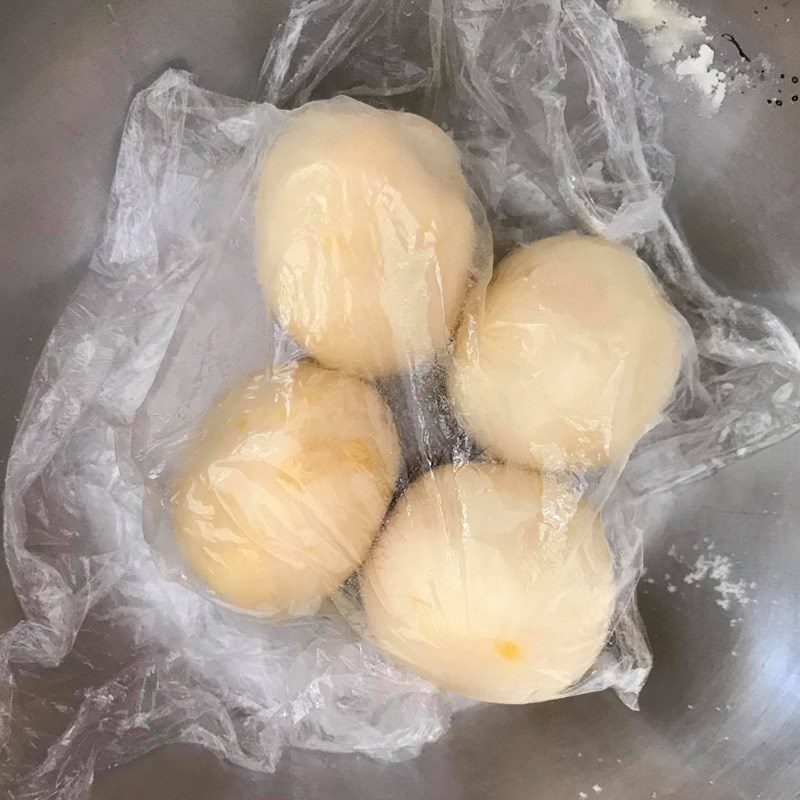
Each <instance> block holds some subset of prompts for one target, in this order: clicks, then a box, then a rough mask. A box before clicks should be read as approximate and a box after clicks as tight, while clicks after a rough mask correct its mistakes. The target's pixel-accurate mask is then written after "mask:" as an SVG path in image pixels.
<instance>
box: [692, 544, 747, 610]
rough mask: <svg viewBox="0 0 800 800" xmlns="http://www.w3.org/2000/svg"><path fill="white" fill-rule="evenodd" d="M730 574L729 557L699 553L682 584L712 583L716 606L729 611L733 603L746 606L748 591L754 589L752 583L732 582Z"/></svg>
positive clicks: (730, 564) (731, 568)
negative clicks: (713, 583) (715, 593)
mask: <svg viewBox="0 0 800 800" xmlns="http://www.w3.org/2000/svg"><path fill="white" fill-rule="evenodd" d="M732 574H733V563H732V561H731V559H730V557H729V556H723V555H720V554H719V553H715V554H707V553H701V554H700V555H699V556H697V560H696V561H695V562H694V568H693V569H692V571H691V572H690V573H689V574H688V575H685V576H684V578H683V582H684V583H688V584H690V585H691V584H693V583H699V582H700V581H702V580H705V579H710V580H712V581H714V582H715V585H714V591H715V592H717V593H718V594H719V595H720V597H718V598H717V605H718V606H719V607H720V608H722V609H723V610H725V611H729V610H730V608H731V603H733V602H736V603H738V604H739V605H740V606H746V605H747V604H748V603H749V602H750V600H751V598H750V596H749V594H748V589H755V588H756V585H755V584H754V583H752V582H751V583H747V582H746V581H743V580H734V579H733V577H732Z"/></svg>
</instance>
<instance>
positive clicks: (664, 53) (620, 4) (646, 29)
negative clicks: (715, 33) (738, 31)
mask: <svg viewBox="0 0 800 800" xmlns="http://www.w3.org/2000/svg"><path fill="white" fill-rule="evenodd" d="M608 10H609V12H610V13H611V16H612V17H613V18H614V19H615V20H617V21H618V22H625V23H627V24H628V25H630V26H631V27H633V28H635V29H636V30H637V31H639V33H641V34H642V39H643V40H644V43H645V45H647V50H648V60H649V61H650V62H651V63H653V64H668V63H669V62H670V61H672V60H673V59H674V58H675V57H676V56H677V55H678V53H680V52H681V50H684V49H689V48H691V47H692V46H697V45H699V44H701V43H703V42H705V41H707V39H708V36H707V35H706V18H705V17H695V16H694V15H692V14H690V13H689V12H688V11H687V10H686V9H685V8H683V7H682V6H679V5H678V4H677V3H675V2H673V1H672V0H610V2H609V4H608Z"/></svg>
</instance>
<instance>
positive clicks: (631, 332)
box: [449, 234, 682, 470]
mask: <svg viewBox="0 0 800 800" xmlns="http://www.w3.org/2000/svg"><path fill="white" fill-rule="evenodd" d="M475 305H476V308H475V311H474V313H468V314H465V317H464V320H463V322H462V324H461V325H460V327H459V330H458V332H457V334H456V342H455V353H454V358H453V362H452V365H451V372H450V376H449V390H450V395H451V399H452V402H453V405H454V407H455V409H456V412H457V414H458V415H459V417H460V418H461V420H462V422H463V423H464V425H465V427H466V428H467V429H468V430H469V431H470V432H471V433H472V434H473V435H474V437H475V439H476V441H477V442H478V444H480V445H481V446H482V447H483V448H484V449H485V450H486V451H487V452H489V453H490V454H492V455H493V456H495V457H497V458H500V459H503V460H504V461H511V462H514V463H516V464H520V465H523V466H530V467H533V468H543V469H546V470H579V469H586V468H591V467H595V466H599V465H602V464H605V463H607V462H608V461H611V460H615V459H624V458H627V456H628V455H629V453H630V451H631V450H632V449H633V447H634V445H635V444H636V442H637V440H638V439H639V438H640V437H641V436H642V435H643V434H644V433H646V432H647V430H648V429H649V428H651V427H652V426H653V425H654V424H655V423H656V422H657V421H658V418H659V415H660V412H661V410H662V409H663V407H664V405H665V404H666V403H667V401H668V400H669V399H670V396H671V394H672V392H673V389H674V386H675V381H676V380H677V377H678V372H679V370H680V364H681V325H682V320H681V318H680V317H679V316H678V314H677V312H676V311H675V310H674V309H673V308H672V307H671V306H670V305H669V304H668V303H667V301H666V300H665V299H664V298H663V297H662V295H661V294H660V292H659V289H658V288H657V286H656V284H655V282H654V279H653V278H652V276H651V275H650V272H649V270H648V268H647V265H646V264H644V262H642V261H640V260H639V258H637V256H636V254H635V253H634V252H633V251H632V250H629V249H628V248H626V247H623V246H621V245H618V244H615V243H613V242H610V241H607V240H605V239H601V238H597V237H590V236H580V235H577V234H569V235H565V236H556V237H553V238H550V239H544V240H542V241H540V242H537V243H536V244H533V245H528V246H526V247H522V248H520V249H518V250H516V251H514V252H513V253H511V254H510V255H509V256H508V257H506V258H505V259H504V260H503V261H502V262H501V263H500V264H499V265H498V267H497V270H496V274H495V276H494V277H493V279H492V281H491V283H490V284H489V286H488V287H487V291H486V298H485V302H484V303H483V305H482V306H481V307H477V306H478V304H477V303H476V304H475Z"/></svg>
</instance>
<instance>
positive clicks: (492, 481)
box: [361, 462, 615, 703]
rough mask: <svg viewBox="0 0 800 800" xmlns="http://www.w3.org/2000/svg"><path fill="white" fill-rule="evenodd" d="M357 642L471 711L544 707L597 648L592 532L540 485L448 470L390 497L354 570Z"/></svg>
mask: <svg viewBox="0 0 800 800" xmlns="http://www.w3.org/2000/svg"><path fill="white" fill-rule="evenodd" d="M361 596H362V601H363V604H364V610H365V613H366V619H367V624H368V627H369V630H370V632H371V634H372V636H373V637H374V639H375V641H376V642H377V644H378V645H379V646H380V647H382V648H383V649H384V650H386V652H387V653H389V654H390V655H391V656H393V657H394V658H396V659H398V660H399V661H401V662H403V663H405V664H407V665H409V666H410V667H411V668H412V669H413V670H414V671H416V672H417V673H419V674H420V675H422V676H424V677H426V678H428V679H429V680H431V681H433V682H434V683H436V684H438V685H439V686H442V687H444V688H447V689H452V690H453V691H455V692H458V693H460V694H463V695H466V696H467V697H472V698H474V699H476V700H487V701H491V702H499V703H528V702H534V701H539V700H548V699H550V698H552V697H555V696H556V695H558V694H559V693H560V692H563V691H564V690H565V689H567V688H568V687H569V686H571V685H572V684H574V683H575V682H576V681H578V680H579V679H580V678H581V677H582V676H583V675H584V673H585V672H586V671H587V670H588V669H589V668H590V667H591V666H592V664H593V662H594V661H595V659H596V658H597V655H598V653H599V652H600V650H601V649H602V648H603V645H604V643H605V641H606V637H607V635H608V631H609V625H610V620H611V613H612V610H613V606H614V597H615V588H614V577H613V571H612V568H611V560H610V554H609V550H608V546H607V544H606V540H605V536H604V533H603V527H602V523H601V522H600V521H599V519H598V517H597V515H596V514H595V512H594V511H593V510H592V509H591V508H590V507H589V506H588V505H586V504H585V503H584V502H582V501H581V500H580V499H579V497H578V496H577V494H576V493H575V492H573V491H572V490H570V489H568V488H567V487H566V486H565V485H564V484H563V483H561V482H559V481H557V480H556V479H555V478H553V477H541V476H539V475H538V474H537V473H533V472H529V471H527V470H523V469H520V468H518V467H511V466H506V465H498V464H488V463H481V462H476V463H472V464H468V465H466V466H462V467H454V466H453V465H451V464H448V465H446V466H443V467H439V468H437V469H436V470H434V471H433V472H430V473H428V474H426V475H425V476H423V477H422V478H420V479H419V480H417V481H416V482H415V483H414V484H412V485H411V487H410V488H409V489H408V491H406V493H405V494H404V495H403V496H402V497H401V498H400V500H399V501H398V503H397V505H396V506H395V508H394V509H393V510H392V513H391V516H390V517H389V520H388V521H387V523H386V526H385V528H384V530H383V532H382V533H381V535H380V536H379V538H378V540H377V542H376V544H375V547H374V548H373V552H372V554H371V555H370V558H369V559H368V561H367V563H366V564H365V566H364V570H363V574H362V578H361Z"/></svg>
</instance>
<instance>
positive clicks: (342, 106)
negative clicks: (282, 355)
mask: <svg viewBox="0 0 800 800" xmlns="http://www.w3.org/2000/svg"><path fill="white" fill-rule="evenodd" d="M468 196H469V195H468V188H467V183H466V181H465V179H464V176H463V174H462V172H461V168H460V166H459V154H458V150H457V148H456V146H455V145H454V144H453V142H452V141H451V139H450V138H449V137H448V136H447V134H445V133H444V132H443V131H442V130H441V129H440V128H438V127H436V125H434V124H433V123H431V122H428V121H427V120H425V119H422V118H421V117H417V116H415V115H413V114H405V113H400V112H396V111H381V110H376V109H373V108H370V107H369V106H366V105H364V104H363V103H358V102H356V101H354V100H349V99H347V98H336V99H335V100H332V101H325V102H319V103H311V104H310V105H308V106H306V107H304V108H303V109H302V110H301V111H300V112H299V113H298V114H297V115H296V116H295V117H294V119H293V121H292V122H291V123H290V125H289V127H288V129H287V130H286V132H284V133H283V134H282V135H281V136H280V137H279V138H278V140H277V142H276V143H275V144H274V145H273V146H272V148H271V149H270V150H269V152H268V154H267V156H266V159H265V162H264V166H263V171H262V174H261V179H260V182H259V186H258V194H257V198H256V209H255V214H256V220H255V221H256V233H257V240H258V250H259V272H260V280H261V283H262V285H263V287H264V291H265V294H266V298H267V302H268V305H269V307H270V308H271V310H272V311H273V312H274V313H275V315H276V317H277V319H278V320H279V321H280V323H281V324H282V325H283V326H284V327H285V328H286V329H287V330H288V331H289V333H291V335H292V336H293V337H294V338H295V339H296V340H297V341H298V342H299V343H300V345H302V346H303V347H304V348H305V349H306V351H307V352H308V353H309V354H311V355H312V356H313V357H314V358H316V359H317V360H318V361H319V362H320V363H322V364H323V365H325V366H328V367H332V368H335V369H342V370H345V371H347V372H352V373H354V374H358V375H364V376H369V377H377V376H380V375H387V374H390V373H392V372H396V371H400V370H405V369H408V368H409V366H411V365H413V364H416V363H422V362H425V361H428V360H430V359H431V358H432V356H433V355H434V353H435V351H437V350H438V349H439V348H441V347H443V346H444V345H445V344H446V343H447V342H448V341H449V338H450V335H451V333H452V331H453V328H454V327H455V325H456V322H457V318H458V315H459V312H460V311H461V308H462V305H463V302H464V296H465V293H466V291H467V289H468V286H469V282H470V279H471V275H472V272H473V263H474V261H475V258H476V252H477V250H476V248H478V247H479V240H480V236H479V233H478V230H477V229H476V226H475V223H474V222H473V218H472V214H471V211H470V206H469V202H468ZM482 236H483V237H484V238H485V237H486V236H487V234H485V233H484V234H482ZM483 251H485V252H486V256H487V257H490V248H487V247H486V246H485V242H484V246H483V248H482V250H481V252H483ZM486 266H487V268H488V267H489V265H488V263H487V265H486Z"/></svg>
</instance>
